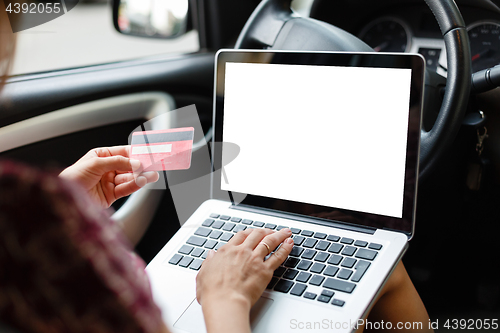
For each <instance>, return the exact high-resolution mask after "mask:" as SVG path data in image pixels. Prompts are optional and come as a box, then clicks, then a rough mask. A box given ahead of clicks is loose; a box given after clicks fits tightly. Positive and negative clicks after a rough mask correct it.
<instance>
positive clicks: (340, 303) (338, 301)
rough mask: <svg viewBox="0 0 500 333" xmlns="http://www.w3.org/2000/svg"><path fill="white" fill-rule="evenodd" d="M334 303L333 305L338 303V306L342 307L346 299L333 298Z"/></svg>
mask: <svg viewBox="0 0 500 333" xmlns="http://www.w3.org/2000/svg"><path fill="white" fill-rule="evenodd" d="M332 304H333V305H336V306H340V307H342V306H344V304H345V302H344V301H341V300H339V299H336V298H334V299H333V301H332Z"/></svg>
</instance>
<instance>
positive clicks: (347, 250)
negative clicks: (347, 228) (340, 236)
mask: <svg viewBox="0 0 500 333" xmlns="http://www.w3.org/2000/svg"><path fill="white" fill-rule="evenodd" d="M357 249H358V248H357V247H354V246H350V245H349V246H346V247H345V248H344V251H342V254H343V255H345V256H352V255H353V254H354V253H355V252H356V250H357ZM365 251H367V250H365Z"/></svg>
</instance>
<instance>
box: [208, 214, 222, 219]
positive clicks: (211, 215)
mask: <svg viewBox="0 0 500 333" xmlns="http://www.w3.org/2000/svg"><path fill="white" fill-rule="evenodd" d="M219 216H220V215H219V214H216V213H212V214H210V217H213V218H214V219H216V218H219Z"/></svg>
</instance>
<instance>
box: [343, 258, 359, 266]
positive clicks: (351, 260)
mask: <svg viewBox="0 0 500 333" xmlns="http://www.w3.org/2000/svg"><path fill="white" fill-rule="evenodd" d="M356 261H357V260H356V259H354V258H344V261H342V264H341V265H340V266H342V267H347V268H352V267H353V266H354V264H355V263H356Z"/></svg>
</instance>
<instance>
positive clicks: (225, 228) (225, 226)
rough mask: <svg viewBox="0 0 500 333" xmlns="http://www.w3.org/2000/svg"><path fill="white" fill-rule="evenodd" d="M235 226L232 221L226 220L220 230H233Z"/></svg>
mask: <svg viewBox="0 0 500 333" xmlns="http://www.w3.org/2000/svg"><path fill="white" fill-rule="evenodd" d="M235 226H236V224H234V223H231V222H226V224H224V226H223V227H222V230H224V231H231V230H233V228H234V227H235Z"/></svg>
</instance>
